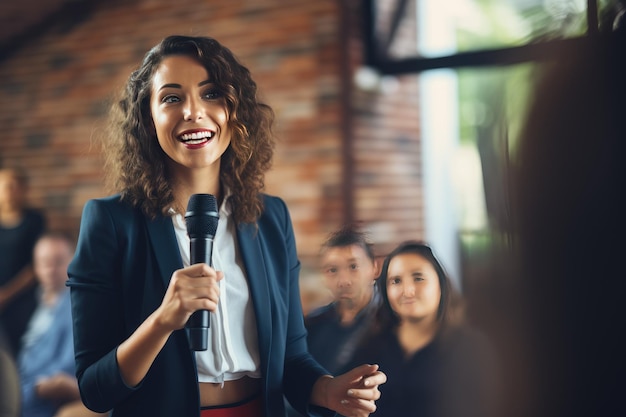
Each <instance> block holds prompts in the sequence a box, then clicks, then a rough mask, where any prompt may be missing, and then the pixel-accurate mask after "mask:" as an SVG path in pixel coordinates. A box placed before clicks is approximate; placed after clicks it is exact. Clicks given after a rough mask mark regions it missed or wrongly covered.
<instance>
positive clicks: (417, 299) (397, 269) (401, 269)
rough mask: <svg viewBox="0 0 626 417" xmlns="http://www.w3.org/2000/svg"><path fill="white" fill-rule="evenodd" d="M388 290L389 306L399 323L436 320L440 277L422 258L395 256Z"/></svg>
mask: <svg viewBox="0 0 626 417" xmlns="http://www.w3.org/2000/svg"><path fill="white" fill-rule="evenodd" d="M386 287H387V288H386V290H387V297H388V299H389V305H390V306H391V308H392V309H393V311H394V312H395V313H396V314H397V315H398V317H399V318H400V320H410V321H419V320H432V321H436V320H437V309H438V308H439V302H440V300H441V287H440V285H439V277H438V275H437V272H436V271H435V268H434V267H433V265H432V264H431V263H430V262H429V261H428V260H427V259H426V258H424V257H423V256H421V255H418V254H416V253H402V254H399V255H396V256H395V257H393V258H392V259H391V261H390V262H389V268H388V273H387V286H386Z"/></svg>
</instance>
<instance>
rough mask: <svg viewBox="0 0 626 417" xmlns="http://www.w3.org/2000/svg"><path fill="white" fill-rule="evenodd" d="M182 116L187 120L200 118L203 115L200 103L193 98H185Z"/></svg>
mask: <svg viewBox="0 0 626 417" xmlns="http://www.w3.org/2000/svg"><path fill="white" fill-rule="evenodd" d="M183 117H184V119H185V120H187V121H193V120H198V119H201V118H202V117H203V114H202V105H201V104H200V103H198V102H197V100H195V99H190V100H187V102H186V103H185V106H184V108H183Z"/></svg>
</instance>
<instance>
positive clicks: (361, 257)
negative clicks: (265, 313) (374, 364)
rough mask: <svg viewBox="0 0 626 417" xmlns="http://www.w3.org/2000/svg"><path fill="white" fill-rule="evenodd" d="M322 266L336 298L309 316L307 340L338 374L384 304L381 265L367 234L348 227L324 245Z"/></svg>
mask: <svg viewBox="0 0 626 417" xmlns="http://www.w3.org/2000/svg"><path fill="white" fill-rule="evenodd" d="M321 266H322V273H323V276H324V282H325V284H326V287H327V288H328V289H329V290H330V292H331V293H332V296H333V301H332V302H331V303H330V304H328V305H325V306H323V307H319V308H317V309H315V310H313V311H311V312H310V313H309V314H308V315H307V316H306V317H305V325H306V328H307V331H308V338H307V341H308V344H309V351H310V352H311V354H312V355H313V357H315V359H316V360H317V361H319V362H320V363H321V364H322V365H323V366H324V367H326V369H328V370H329V371H330V372H333V373H337V372H338V371H339V370H340V369H342V368H343V367H344V366H345V364H346V363H347V362H348V361H349V360H350V359H351V356H352V352H353V351H354V349H355V347H356V344H357V343H358V341H359V339H360V338H361V337H362V335H363V334H364V333H365V331H366V329H367V326H368V325H369V322H370V321H371V319H372V317H373V315H374V313H375V311H376V309H377V308H378V306H379V305H380V296H378V294H377V292H376V291H375V286H374V284H375V283H376V278H377V276H378V265H377V261H376V257H375V255H374V251H373V245H372V244H371V243H370V242H368V240H367V237H366V235H365V234H364V233H363V232H361V231H358V230H357V229H356V228H354V227H351V226H347V227H344V228H342V229H341V230H338V231H336V232H335V233H332V234H331V235H330V236H329V237H328V239H327V240H326V242H325V243H324V244H323V245H322V248H321Z"/></svg>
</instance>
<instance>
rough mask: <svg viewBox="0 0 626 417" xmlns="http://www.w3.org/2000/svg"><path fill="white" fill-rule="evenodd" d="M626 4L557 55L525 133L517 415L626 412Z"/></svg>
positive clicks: (510, 385)
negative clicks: (522, 351)
mask: <svg viewBox="0 0 626 417" xmlns="http://www.w3.org/2000/svg"><path fill="white" fill-rule="evenodd" d="M622 4H623V2H622ZM624 9H626V7H623V8H622V12H621V15H620V16H621V17H622V18H621V21H620V20H616V21H615V25H614V27H615V30H614V31H612V32H610V33H609V32H604V31H602V32H601V33H599V34H597V35H595V36H590V37H588V38H587V39H585V42H587V43H586V44H578V45H577V47H576V48H575V49H571V48H570V49H564V50H563V51H561V52H560V53H558V54H555V56H554V58H555V59H554V62H552V63H551V64H550V65H548V66H547V67H546V68H545V72H543V73H542V74H541V77H540V78H539V81H538V84H537V85H536V89H535V93H534V97H533V102H532V103H531V107H530V110H529V112H528V117H527V120H526V123H525V128H524V130H523V132H522V133H523V134H522V137H521V140H520V142H519V147H518V149H519V151H518V154H517V159H516V160H515V164H514V166H515V167H517V171H516V172H515V174H516V175H515V176H514V183H513V184H514V187H513V192H512V195H513V196H514V197H515V200H513V202H512V207H513V209H514V210H513V213H512V214H513V220H514V222H513V225H514V227H515V237H516V239H515V240H514V241H515V242H516V248H517V249H518V250H519V252H518V254H519V267H518V271H517V272H519V273H518V274H517V275H516V277H517V281H516V282H517V286H518V288H517V291H516V293H515V298H514V301H515V303H518V304H519V309H518V310H517V314H516V315H512V316H511V317H516V320H517V321H518V322H519V326H518V327H519V329H520V332H522V333H521V335H520V337H521V340H522V342H521V343H523V344H524V345H525V346H526V347H527V349H526V352H527V355H526V357H525V358H517V361H520V360H523V362H522V366H523V367H524V368H526V369H528V371H527V372H528V376H525V381H523V384H521V383H519V382H518V381H517V380H513V379H512V380H510V381H507V387H506V388H507V393H508V395H507V402H506V404H505V410H504V411H506V412H507V413H508V415H510V416H513V417H521V416H529V415H532V416H534V417H549V416H550V417H551V416H570V417H574V416H609V415H621V414H623V413H624V401H623V398H624V392H626V379H625V378H624V375H626V359H625V355H624V348H623V343H622V339H623V335H624V334H625V333H626V314H625V312H624V295H625V294H626V280H625V279H624V270H625V269H624V259H625V254H626V202H625V201H626V200H625V199H624V198H623V196H622V195H621V193H622V192H623V191H624V184H625V182H624V181H625V179H626V163H625V162H624V156H625V155H626V125H625V120H626V25H625V24H624V23H625V19H624ZM508 304H512V303H508ZM513 312H514V313H515V311H513ZM380 365H381V368H383V369H385V370H386V371H389V369H388V368H387V367H386V366H385V365H384V364H383V363H381V364H380ZM506 365H507V368H508V367H511V368H515V367H516V365H515V361H512V360H507V362H506ZM392 375H393V374H392V373H391V372H389V381H393V377H392ZM514 382H517V383H516V384H514ZM381 391H382V389H381ZM385 397H386V395H385V394H383V396H382V398H383V399H384V398H385Z"/></svg>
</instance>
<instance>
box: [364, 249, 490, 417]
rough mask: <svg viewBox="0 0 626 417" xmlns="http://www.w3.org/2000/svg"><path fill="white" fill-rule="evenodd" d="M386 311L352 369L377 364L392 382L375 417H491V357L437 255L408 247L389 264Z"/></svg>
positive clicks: (384, 281)
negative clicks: (463, 312)
mask: <svg viewBox="0 0 626 417" xmlns="http://www.w3.org/2000/svg"><path fill="white" fill-rule="evenodd" d="M377 285H378V286H379V289H380V293H381V295H382V298H383V305H382V307H381V309H380V311H379V313H378V315H377V318H376V322H375V323H373V326H372V329H371V331H370V335H369V337H367V338H366V339H365V340H364V342H363V343H362V344H361V346H360V347H359V349H358V350H357V352H356V353H355V357H354V359H353V361H354V363H359V362H360V361H363V360H366V361H374V362H375V363H378V364H380V366H381V368H384V369H385V373H386V374H387V376H388V381H387V383H386V384H385V385H384V386H381V387H380V391H381V398H380V399H379V400H378V402H377V411H376V416H377V417H397V416H420V417H431V416H432V417H453V416H454V417H472V416H480V417H484V416H488V415H491V411H490V409H491V405H490V394H491V393H492V391H491V390H492V388H493V386H492V383H493V378H494V362H493V358H492V356H491V355H492V350H491V347H490V344H489V343H488V342H487V340H486V339H485V338H484V337H483V336H482V334H481V333H479V332H478V331H477V330H475V329H473V328H471V327H470V326H468V325H467V324H463V322H462V320H461V307H462V304H461V302H460V301H461V299H460V297H459V295H458V294H457V293H456V292H455V291H454V289H453V288H452V286H451V283H450V280H449V279H448V277H447V275H446V273H445V272H444V269H443V267H442V265H441V264H440V263H439V261H438V260H437V258H436V257H435V255H434V254H433V251H432V249H431V248H430V247H429V246H427V245H425V244H423V243H421V242H418V241H406V242H403V243H402V244H400V245H399V246H398V247H397V248H396V249H394V250H393V251H392V252H391V253H390V254H389V255H388V256H387V257H386V259H385V261H384V263H383V266H382V272H381V276H380V277H379V279H378V282H377Z"/></svg>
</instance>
